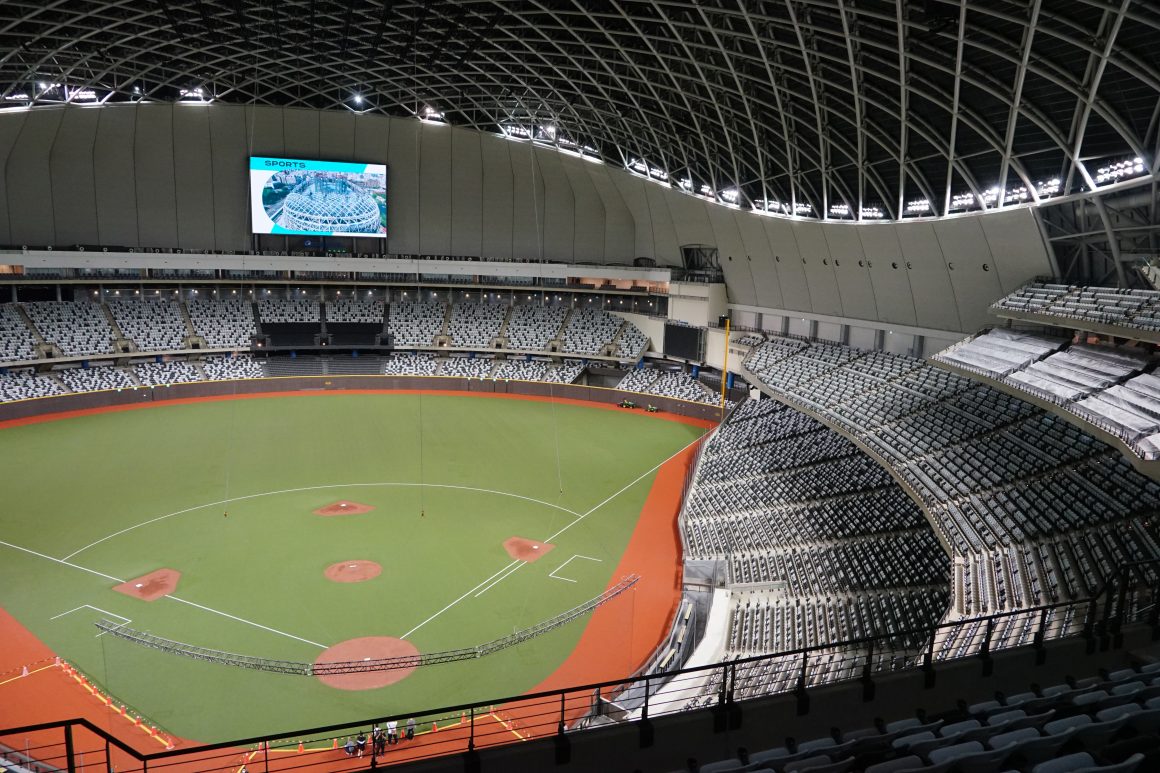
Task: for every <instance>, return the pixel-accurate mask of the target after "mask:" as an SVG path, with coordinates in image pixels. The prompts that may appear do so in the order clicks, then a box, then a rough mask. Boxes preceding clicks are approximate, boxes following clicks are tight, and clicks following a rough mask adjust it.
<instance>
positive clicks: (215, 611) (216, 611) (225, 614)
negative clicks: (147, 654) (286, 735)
mask: <svg viewBox="0 0 1160 773" xmlns="http://www.w3.org/2000/svg"><path fill="white" fill-rule="evenodd" d="M0 545H4V546H5V547H9V548H12V549H13V550H19V551H21V552H22V553H28V554H29V555H33V556H37V557H38V558H43V559H45V560H46V561H52V562H53V563H56V564H62V565H63V566H67V567H70V568H72V569H79V570H80V571H82V572H88V573H89V574H95V575H96V576H97V577H103V578H104V579H106V580H112V581H113V582H115V583H117V584H121V583H124V582H125V580H122V579H121V578H120V577H114V576H113V575H111V574H105V573H104V572H98V571H97V570H96V569H89V568H88V567H85V566H81V565H80V564H74V563H71V562H69V561H66V560H64V559H63V558H53V557H52V556H46V555H45V554H44V553H38V552H37V551H35V550H30V549H29V548H23V547H20V546H19V545H13V544H12V543H11V542H4V541H3V540H0ZM165 598H167V599H173V600H174V601H177V602H179V603H181V604H188V605H189V606H191V607H197V608H198V609H202V610H205V611H206V612H211V613H213V614H215V615H221V616H222V617H228V618H229V619H230V620H236V621H238V622H239V623H245V624H246V625H252V626H254V627H255V628H261V629H262V630H263V631H269V632H270V633H276V634H279V635H281V636H287V637H289V638H291V639H297V640H298V641H300V642H306V643H307V644H313V645H314V646H315V647H321V648H322V649H326V645H325V644H319V643H318V642H316V641H310V640H309V639H303V638H302V637H300V636H295V635H294V634H291V633H286V632H285V631H279V630H278V629H277V628H269V627H267V626H264V625H262V624H261V623H255V622H254V621H253V620H246V619H245V618H244V617H236V616H234V615H231V614H229V613H228V612H222V611H221V610H220V609H213V608H211V607H206V606H202V605H201V604H197V603H195V602H192V601H188V600H186V599H183V598H178V597H177V596H165ZM85 606H88V605H87V604H86V605H85ZM80 608H81V607H77V609H80ZM94 609H95V607H94ZM73 611H74V612H75V611H76V610H73ZM102 611H103V610H102ZM65 614H67V613H65ZM117 617H120V615H117Z"/></svg>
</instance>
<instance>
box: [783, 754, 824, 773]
mask: <svg viewBox="0 0 1160 773" xmlns="http://www.w3.org/2000/svg"><path fill="white" fill-rule="evenodd" d="M829 764H830V758H829V757H827V756H826V755H824V754H817V755H814V756H813V757H806V758H805V759H801V760H794V761H793V762H789V763H786V765H785V766H784V767H783V768H782V770H783V771H784V772H785V773H801V771H807V770H817V769H819V768H825V767H827V766H829Z"/></svg>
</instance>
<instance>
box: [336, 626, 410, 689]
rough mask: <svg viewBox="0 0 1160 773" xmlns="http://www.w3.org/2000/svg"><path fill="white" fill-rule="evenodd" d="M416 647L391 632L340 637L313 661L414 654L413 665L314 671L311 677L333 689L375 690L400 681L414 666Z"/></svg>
mask: <svg viewBox="0 0 1160 773" xmlns="http://www.w3.org/2000/svg"><path fill="white" fill-rule="evenodd" d="M418 655H419V650H418V649H416V648H415V645H414V644H411V642H409V641H405V640H403V639H396V638H395V637H393V636H363V637H360V638H358V639H347V640H346V641H340V642H339V643H338V644H335V645H334V646H333V647H329V648H327V649H326V650H325V651H324V652H323V653H322V654H321V655H319V656H318V658H317V659H315V661H314V665H315V666H320V665H327V664H330V663H351V662H354V661H359V660H382V659H385V658H407V657H414V658H416V665H414V666H407V667H405V668H392V669H389V670H384V671H356V672H354V673H349V674H316V675H315V678H317V679H318V681H320V682H322V683H323V684H324V685H326V686H327V687H333V688H335V689H336V690H375V689H378V688H379V687H386V686H388V685H392V684H394V683H395V682H401V681H402V680H404V679H406V678H407V677H408V676H410V675H411V672H412V671H414V670H415V669H416V668H417V667H418V662H417V661H418Z"/></svg>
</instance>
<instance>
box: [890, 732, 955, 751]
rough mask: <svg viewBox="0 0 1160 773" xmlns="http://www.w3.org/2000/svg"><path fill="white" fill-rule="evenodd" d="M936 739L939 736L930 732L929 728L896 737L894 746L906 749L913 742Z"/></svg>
mask: <svg viewBox="0 0 1160 773" xmlns="http://www.w3.org/2000/svg"><path fill="white" fill-rule="evenodd" d="M936 739H938V736H936V735H935V734H934V733H932V732H930V731H929V730H923V731H922V732H921V733H911V734H910V735H904V736H902V737H901V738H895V739H894V743H893V746H894V748H895V749H906V748H908V747H909V746H911V745H912V744H916V743H920V742H922V741H933V740H936ZM938 740H946V739H938Z"/></svg>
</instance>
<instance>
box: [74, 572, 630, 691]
mask: <svg viewBox="0 0 1160 773" xmlns="http://www.w3.org/2000/svg"><path fill="white" fill-rule="evenodd" d="M639 580H640V575H637V574H630V575H628V576H627V577H624V578H622V579H621V580H620V581H619V582H618V583H616V584H615V585H613V586H612V587H611V588H608V589H607V590H605V591H604V592H603V593H601V594H600V595H599V596H596V597H595V598H591V599H589V600H588V601H585V602H584V603H583V604H579V605H577V606H575V607H573V608H572V609H569V610H567V611H566V612H561V613H560V614H558V615H556V616H555V617H551V618H548V619H547V620H544V621H541V622H539V623H536V624H535V625H533V626H530V627H528V628H523V629H521V630H519V631H516V632H515V633H512V634H508V635H507V636H502V637H500V638H498V639H492V640H491V641H489V642H484V643H483V644H478V645H476V646H474V647H464V648H461V649H455V650H443V651H441V652H425V653H420V654H418V655H406V656H403V657H397V658H373V659H369V660H349V661H339V662H335V663H303V662H299V661H293V660H272V659H269V658H261V657H254V656H252V655H238V654H236V653H232V652H223V651H221V650H215V649H209V648H207V647H198V646H195V645H192V644H185V643H184V642H179V641H173V640H171V639H164V638H162V637H160V636H154V635H153V634H150V633H146V632H144V631H137V630H134V629H132V628H128V627H126V626H125V625H124V624H121V623H114V622H113V621H111V620H98V621H97V623H96V626H97V628H99V629H100V630H101V631H102V632H103V633H107V634H110V635H112V636H116V637H117V638H119V639H125V640H126V641H130V642H133V643H134V644H139V645H141V646H143V647H149V648H151V649H155V650H160V651H162V652H167V653H170V654H173V655H181V656H182V657H187V658H193V659H194V660H204V661H207V662H210V663H219V664H221V665H226V666H234V667H237V668H248V669H252V670H255V671H268V672H270V673H275V674H294V675H297V676H331V675H334V674H356V673H364V672H368V671H391V670H394V669H399V668H415V667H417V666H432V665H436V664H438V663H453V662H455V661H458V660H472V659H475V658H481V657H484V656H485V655H490V654H492V653H494V652H499V651H500V650H504V649H507V648H508V647H514V646H515V645H517V644H520V643H522V642H525V641H528V640H530V639H534V638H536V637H537V636H541V635H543V634H545V633H547V632H548V631H553V630H555V629H557V628H559V627H561V626H563V625H567V624H568V623H571V622H572V621H574V620H576V619H577V618H579V617H582V616H583V615H586V614H588V613H589V612H591V611H593V610H595V609H596V608H597V607H600V606H603V605H604V604H607V603H608V602H609V601H612V600H613V599H615V598H616V597H617V596H619V595H621V594H622V593H624V592H625V591H627V590H629V589H630V588H632V587H633V586H634V585H636V583H637V582H638V581H639Z"/></svg>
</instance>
